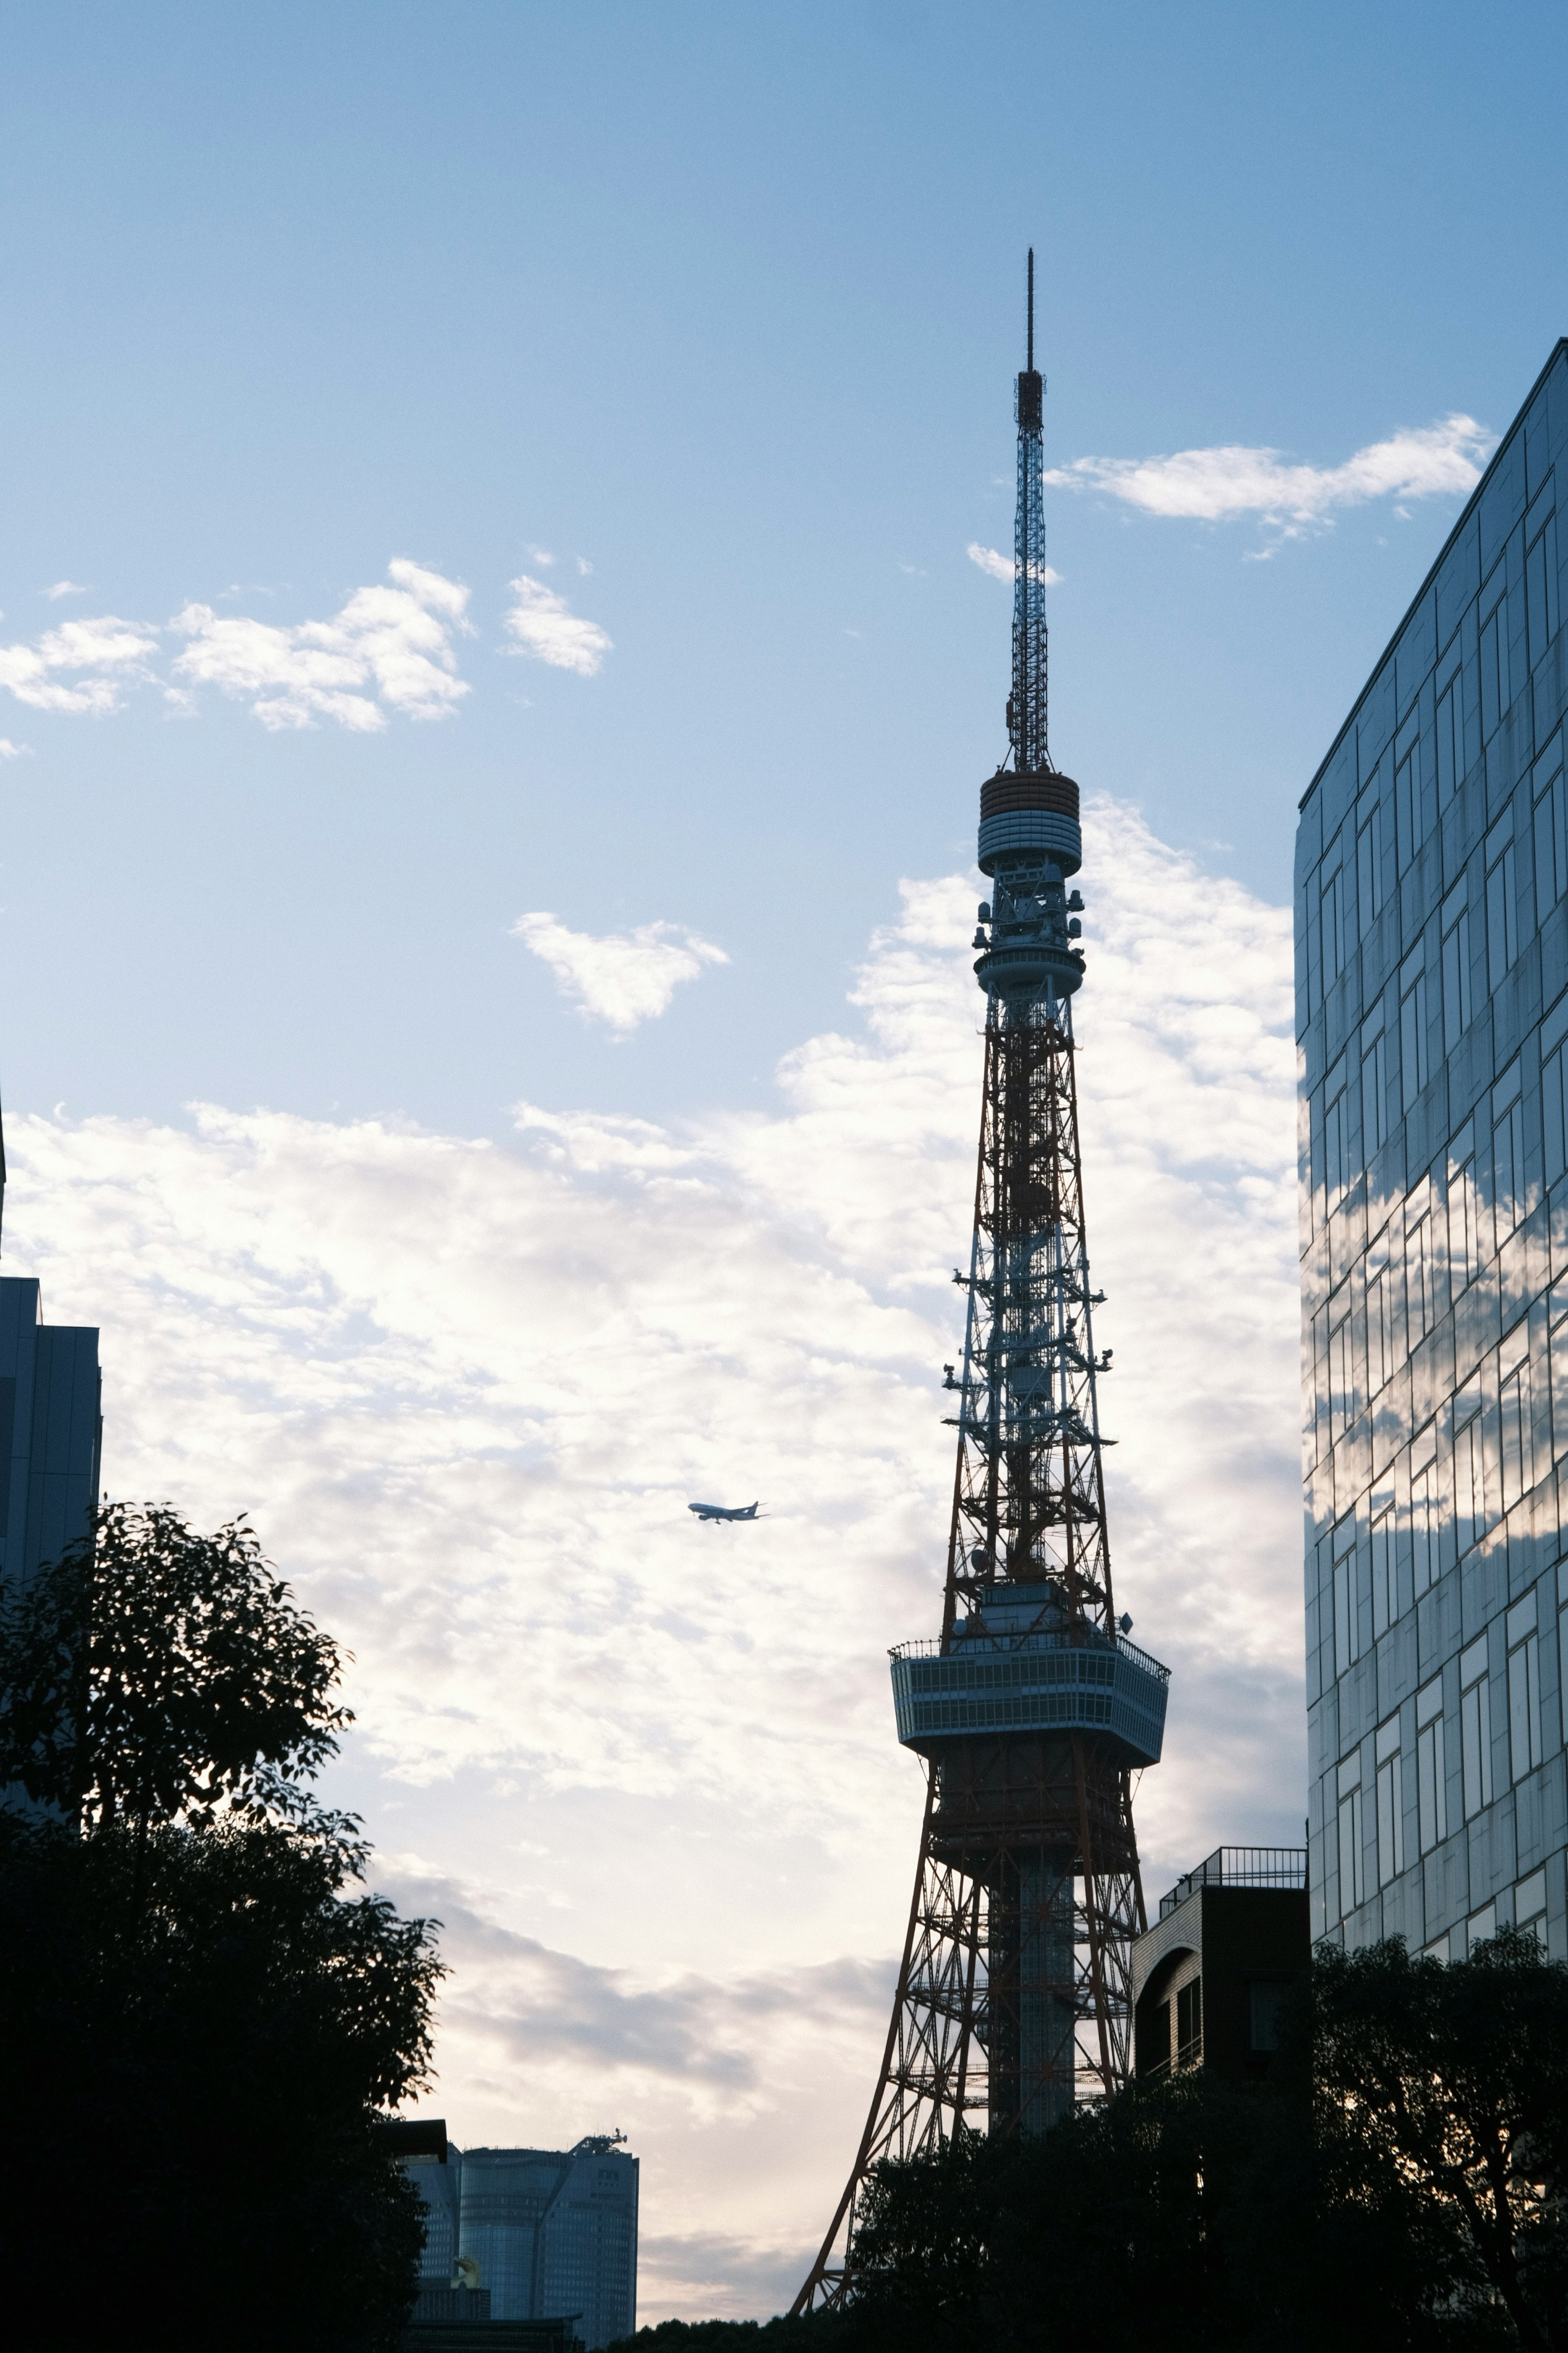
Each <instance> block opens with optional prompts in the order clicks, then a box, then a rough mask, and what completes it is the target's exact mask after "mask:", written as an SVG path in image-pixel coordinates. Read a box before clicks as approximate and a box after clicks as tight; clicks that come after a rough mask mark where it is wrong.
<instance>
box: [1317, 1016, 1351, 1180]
mask: <svg viewBox="0 0 1568 2353" xmlns="http://www.w3.org/2000/svg"><path fill="white" fill-rule="evenodd" d="M1350 1113H1351V1106H1350V1097H1349V1095H1348V1094H1347V1093H1346V1092H1345V1060H1344V1056H1343V1055H1341V1056H1340V1059H1339V1060H1338V1061H1337V1062H1336V1063H1335V1064H1334V1067H1333V1069H1332V1070H1331V1071H1330V1072H1329V1076H1328V1082H1327V1084H1326V1086H1325V1087H1324V1089H1323V1213H1324V1215H1325V1217H1330V1218H1331V1217H1332V1216H1333V1215H1334V1213H1335V1211H1336V1210H1337V1209H1338V1208H1339V1207H1340V1205H1341V1203H1342V1201H1343V1199H1344V1198H1345V1191H1346V1188H1347V1187H1348V1186H1349V1183H1350V1143H1351V1117H1350Z"/></svg>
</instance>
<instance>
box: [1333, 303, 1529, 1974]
mask: <svg viewBox="0 0 1568 2353" xmlns="http://www.w3.org/2000/svg"><path fill="white" fill-rule="evenodd" d="M1558 459H1562V460H1563V472H1564V483H1563V488H1564V491H1565V492H1568V342H1564V343H1559V345H1558V346H1557V349H1556V350H1555V351H1554V352H1553V353H1552V357H1551V359H1550V360H1549V361H1548V363H1547V364H1546V367H1545V369H1544V370H1543V371H1542V375H1541V377H1540V380H1539V381H1538V383H1537V384H1536V385H1535V388H1534V390H1533V391H1532V392H1531V396H1530V397H1529V399H1528V400H1527V402H1526V403H1525V406H1524V407H1523V409H1522V410H1521V413H1520V415H1519V417H1518V418H1517V419H1516V420H1515V422H1514V424H1513V426H1512V427H1511V428H1510V431H1509V433H1508V435H1507V437H1506V438H1505V439H1504V441H1503V443H1502V446H1501V448H1500V449H1499V450H1498V453H1497V455H1496V457H1495V458H1494V459H1493V460H1492V462H1491V464H1490V466H1489V468H1488V470H1487V472H1486V475H1485V477H1484V479H1483V480H1482V481H1481V483H1480V485H1479V488H1478V489H1477V491H1476V492H1475V494H1474V496H1473V497H1472V498H1471V500H1470V501H1469V503H1468V506H1467V507H1466V509H1465V512H1464V513H1463V515H1462V516H1461V517H1460V519H1459V521H1458V523H1457V524H1456V526H1455V528H1454V530H1453V532H1452V533H1450V535H1449V538H1448V541H1447V545H1446V546H1445V548H1444V550H1443V552H1442V554H1441V555H1440V556H1439V558H1438V560H1437V562H1436V565H1434V566H1433V569H1432V571H1431V573H1430V574H1429V575H1428V576H1427V578H1426V582H1425V583H1424V585H1423V586H1422V589H1421V592H1420V594H1419V595H1418V596H1417V597H1416V598H1415V603H1414V604H1413V605H1412V606H1411V607H1410V609H1409V611H1408V613H1407V614H1406V615H1405V619H1404V621H1403V622H1402V624H1401V626H1400V628H1399V629H1398V631H1397V632H1396V634H1395V636H1394V640H1393V642H1392V644H1391V645H1390V646H1389V648H1388V650H1387V651H1386V653H1385V654H1384V657H1383V659H1382V660H1381V661H1380V662H1379V663H1378V665H1377V667H1376V669H1375V670H1373V675H1372V678H1371V680H1370V681H1369V683H1368V684H1367V686H1366V688H1365V689H1364V691H1363V693H1362V695H1361V697H1360V700H1359V701H1358V702H1357V703H1356V705H1355V708H1354V709H1353V711H1352V712H1351V715H1350V717H1349V718H1348V719H1347V720H1346V722H1345V723H1344V726H1343V727H1342V730H1341V732H1340V734H1339V736H1338V738H1337V739H1336V741H1335V743H1334V744H1333V747H1332V749H1331V752H1330V753H1329V755H1328V757H1327V759H1326V760H1325V761H1324V762H1323V765H1322V766H1321V768H1320V769H1319V771H1318V773H1317V775H1316V776H1314V778H1313V779H1312V783H1311V785H1310V788H1309V790H1308V792H1307V794H1306V797H1305V798H1304V799H1303V801H1302V803H1301V813H1300V830H1299V834H1298V839H1297V857H1296V884H1295V934H1296V1005H1297V1023H1296V1026H1297V1035H1298V1039H1299V1043H1300V1055H1299V1071H1300V1079H1299V1103H1298V1109H1299V1122H1300V1217H1301V1229H1300V1246H1301V1297H1302V1357H1303V1369H1302V1403H1303V1440H1302V1459H1303V1476H1304V1486H1305V1503H1306V1512H1305V1517H1306V1599H1307V1701H1308V1720H1309V1726H1310V1751H1309V1760H1310V1761H1309V1770H1310V1815H1309V1825H1308V1832H1309V1841H1310V1865H1309V1870H1310V1891H1311V1906H1312V1929H1313V1934H1314V1935H1315V1936H1330V1937H1332V1938H1334V1939H1336V1940H1340V1941H1342V1942H1344V1943H1345V1944H1346V1945H1349V1946H1357V1945H1362V1944H1365V1943H1367V1942H1369V1941H1370V1940H1371V1939H1373V1938H1374V1937H1377V1936H1395V1935H1398V1936H1404V1937H1405V1940H1406V1942H1407V1944H1408V1945H1409V1946H1410V1947H1411V1949H1412V1950H1413V1951H1414V1950H1421V1949H1426V1950H1428V1951H1434V1952H1436V1953H1438V1954H1439V1955H1441V1956H1443V1957H1449V1958H1458V1957H1461V1956H1462V1955H1463V1954H1464V1953H1465V1952H1466V1951H1467V1950H1468V1947H1469V1946H1470V1945H1471V1944H1473V1943H1475V1942H1476V1941H1477V1940H1479V1938H1481V1937H1483V1936H1488V1935H1489V1934H1490V1933H1491V1932H1492V1930H1493V1929H1494V1927H1496V1926H1500V1925H1501V1924H1502V1923H1504V1922H1508V1921H1512V1922H1515V1923H1516V1924H1517V1925H1519V1926H1533V1927H1534V1928H1535V1929H1536V1931H1537V1933H1538V1934H1539V1935H1541V1936H1542V1938H1543V1940H1544V1941H1545V1943H1546V1944H1547V1945H1548V1946H1549V1947H1550V1949H1551V1950H1552V1953H1553V1954H1554V1955H1556V1956H1557V1957H1568V1912H1565V1903H1568V1889H1565V1886H1564V1876H1563V1873H1564V1857H1565V1849H1568V1789H1565V1777H1564V1767H1565V1757H1564V1742H1565V1739H1568V1086H1565V1083H1564V1082H1565V1079H1568V779H1565V776H1564V771H1563V733H1564V724H1563V723H1564V716H1565V713H1568V652H1565V648H1564V641H1563V629H1562V626H1561V623H1562V613H1563V591H1564V588H1565V586H1568V582H1564V580H1563V573H1562V558H1563V556H1564V555H1568V527H1560V524H1559V519H1558V516H1557V512H1556V497H1557V491H1558V488H1559V485H1558V483H1557V480H1556V472H1555V468H1556V462H1557V460H1558Z"/></svg>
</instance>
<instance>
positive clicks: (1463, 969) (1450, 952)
mask: <svg viewBox="0 0 1568 2353" xmlns="http://www.w3.org/2000/svg"><path fill="white" fill-rule="evenodd" d="M1443 924H1444V930H1443V1051H1444V1053H1445V1054H1451V1053H1452V1052H1453V1050H1454V1049H1455V1047H1456V1046H1457V1045H1458V1042H1459V1040H1460V1039H1461V1038H1462V1037H1463V1036H1464V1034H1465V1031H1466V1030H1467V1029H1468V1028H1469V1026H1470V1010H1471V1008H1470V918H1469V912H1468V908H1467V907H1466V905H1465V886H1464V884H1463V883H1462V882H1461V883H1460V885H1459V887H1458V890H1457V891H1451V892H1449V893H1448V896H1447V901H1446V902H1444V907H1443Z"/></svg>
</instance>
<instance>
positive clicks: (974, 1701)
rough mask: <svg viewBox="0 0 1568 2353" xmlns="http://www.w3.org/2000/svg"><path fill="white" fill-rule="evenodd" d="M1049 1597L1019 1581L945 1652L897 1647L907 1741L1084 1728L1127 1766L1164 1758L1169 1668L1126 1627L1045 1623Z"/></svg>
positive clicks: (936, 1646)
mask: <svg viewBox="0 0 1568 2353" xmlns="http://www.w3.org/2000/svg"><path fill="white" fill-rule="evenodd" d="M1004 1591H1005V1588H1004ZM1044 1600H1045V1596H1044V1595H1043V1594H1042V1595H1041V1596H1040V1598H1039V1599H1038V1600H1037V1599H1034V1597H1033V1596H1029V1597H1028V1599H1027V1600H1026V1598H1025V1595H1024V1594H1022V1593H1019V1592H1017V1591H1016V1589H1015V1591H1014V1592H1013V1593H1009V1594H1007V1595H1006V1598H1005V1600H1003V1599H999V1600H998V1601H997V1602H996V1603H994V1604H991V1605H988V1606H987V1608H986V1609H984V1611H976V1613H975V1614H974V1615H973V1617H971V1618H969V1619H967V1620H961V1621H960V1624H959V1626H958V1627H957V1628H956V1629H955V1630H954V1632H953V1636H952V1641H951V1642H950V1643H949V1645H948V1647H947V1649H946V1650H945V1651H944V1650H943V1649H942V1645H941V1643H939V1642H902V1643H900V1645H899V1647H898V1648H897V1649H896V1650H894V1651H890V1652H889V1657H890V1659H891V1661H892V1670H893V1712H894V1715H895V1717H896V1719H897V1723H898V1728H899V1738H900V1741H901V1742H902V1743H903V1745H904V1746H905V1747H906V1748H914V1749H917V1750H918V1751H919V1752H920V1753H921V1755H922V1756H926V1757H930V1756H934V1755H937V1754H938V1753H940V1752H941V1751H942V1749H944V1748H946V1747H948V1746H950V1745H951V1744H952V1742H953V1741H955V1740H966V1739H975V1738H981V1739H984V1738H987V1737H989V1738H992V1739H994V1738H995V1737H996V1736H997V1735H998V1734H1017V1733H1025V1734H1027V1733H1046V1734H1062V1733H1073V1732H1079V1733H1089V1734H1091V1735H1097V1736H1099V1737H1100V1739H1101V1740H1102V1741H1105V1742H1106V1743H1107V1744H1108V1745H1109V1746H1110V1747H1112V1748H1113V1749H1115V1750H1117V1751H1119V1752H1120V1761H1121V1762H1122V1763H1124V1764H1126V1765H1129V1766H1131V1767H1140V1766H1144V1765H1154V1764H1157V1763H1158V1762H1159V1758H1160V1750H1161V1747H1162V1746H1163V1740H1164V1734H1165V1702H1166V1697H1167V1694H1168V1687H1169V1684H1170V1680H1171V1671H1170V1669H1169V1668H1168V1667H1163V1666H1162V1665H1161V1664H1160V1662H1159V1661H1158V1659H1153V1658H1151V1657H1150V1655H1149V1653H1148V1652H1147V1651H1141V1650H1140V1649H1139V1648H1138V1646H1137V1645H1136V1643H1133V1642H1130V1641H1128V1640H1127V1639H1126V1637H1125V1635H1121V1634H1118V1635H1116V1636H1114V1637H1112V1636H1110V1635H1107V1634H1102V1633H1100V1632H1099V1631H1097V1630H1092V1629H1088V1628H1085V1627H1082V1626H1078V1627H1074V1628H1073V1629H1072V1630H1070V1631H1068V1630H1063V1629H1061V1628H1059V1627H1053V1626H1051V1625H1050V1624H1049V1623H1048V1622H1045V1623H1042V1622H1041V1620H1042V1619H1048V1614H1049V1613H1048V1611H1047V1609H1042V1606H1041V1604H1042V1603H1043V1602H1044ZM1029 1619H1032V1620H1033V1621H1034V1622H1033V1623H1028V1622H1021V1621H1027V1620H1029ZM998 1621H1001V1622H998Z"/></svg>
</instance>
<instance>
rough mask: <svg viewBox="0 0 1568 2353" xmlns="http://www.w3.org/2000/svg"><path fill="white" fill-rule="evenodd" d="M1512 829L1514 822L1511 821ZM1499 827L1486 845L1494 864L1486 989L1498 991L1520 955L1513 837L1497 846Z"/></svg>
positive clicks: (1490, 867)
mask: <svg viewBox="0 0 1568 2353" xmlns="http://www.w3.org/2000/svg"><path fill="white" fill-rule="evenodd" d="M1508 822H1509V823H1510V826H1511V822H1512V820H1511V819H1510V820H1509V821H1508ZM1501 830H1502V828H1500V827H1496V828H1493V834H1492V839H1491V840H1489V842H1488V844H1487V852H1488V857H1489V860H1490V859H1491V858H1492V857H1493V855H1494V850H1493V844H1494V843H1497V849H1496V852H1495V860H1496V862H1495V863H1489V865H1488V868H1487V985H1488V987H1489V988H1493V989H1496V988H1497V987H1500V984H1501V982H1502V979H1503V976H1504V974H1505V973H1507V972H1508V971H1509V969H1510V966H1511V965H1512V963H1513V960H1514V958H1515V956H1516V955H1518V954H1519V917H1518V913H1517V909H1518V900H1517V898H1516V896H1515V892H1514V865H1513V840H1512V837H1511V833H1510V838H1509V839H1507V840H1506V841H1502V842H1498V840H1497V837H1498V835H1499V834H1500V832H1501Z"/></svg>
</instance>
